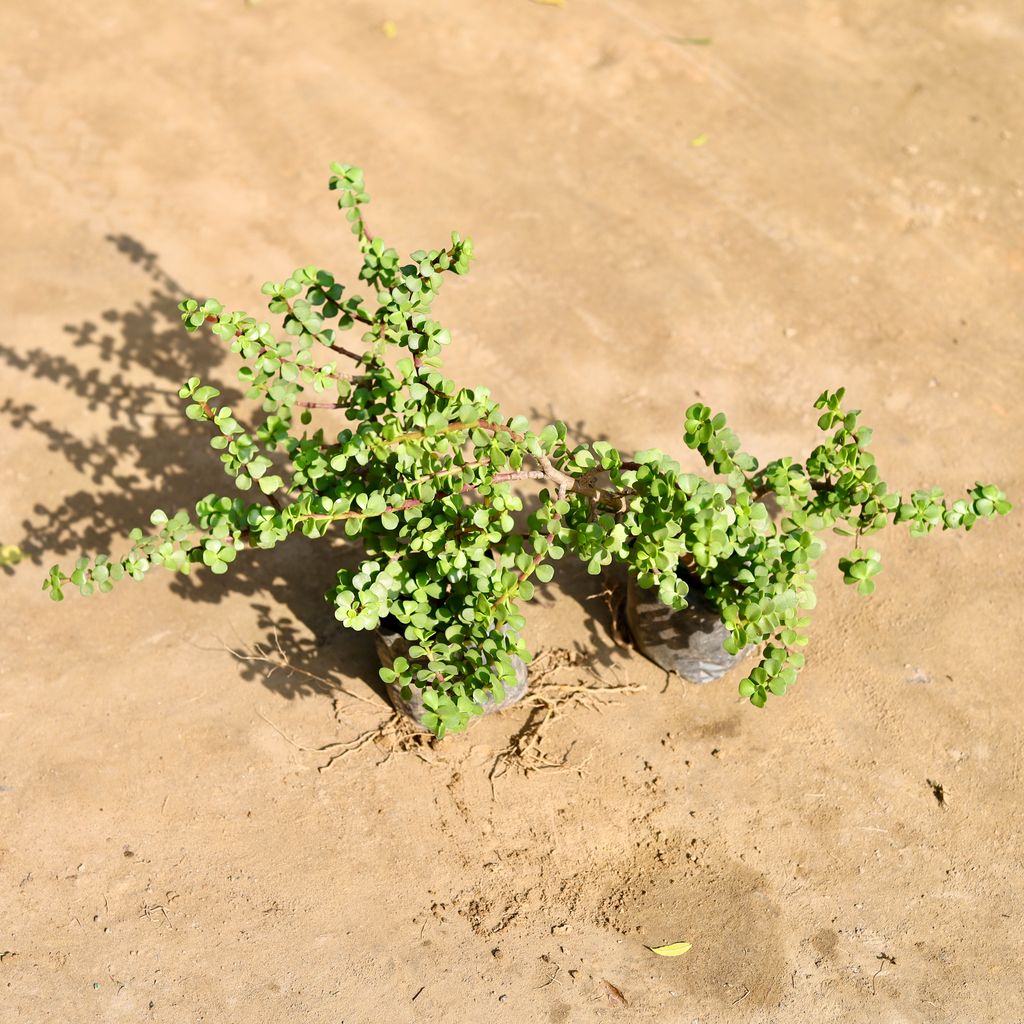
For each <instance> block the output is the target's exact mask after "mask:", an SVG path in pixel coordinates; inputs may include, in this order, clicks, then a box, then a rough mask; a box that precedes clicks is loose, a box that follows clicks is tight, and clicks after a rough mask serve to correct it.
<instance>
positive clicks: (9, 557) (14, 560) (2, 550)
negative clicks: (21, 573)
mask: <svg viewBox="0 0 1024 1024" xmlns="http://www.w3.org/2000/svg"><path fill="white" fill-rule="evenodd" d="M24 557H25V552H24V551H22V550H21V548H19V547H18V545H17V544H0V565H17V564H18V563H19V562H20V561H21V560H22V559H23V558H24Z"/></svg>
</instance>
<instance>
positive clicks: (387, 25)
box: [380, 21, 398, 39]
mask: <svg viewBox="0 0 1024 1024" xmlns="http://www.w3.org/2000/svg"><path fill="white" fill-rule="evenodd" d="M380 30H381V32H383V33H384V35H386V36H387V37H388V39H394V38H395V36H397V35H398V26H397V25H396V24H395V23H394V22H393V21H385V22H384V24H383V25H381V27H380Z"/></svg>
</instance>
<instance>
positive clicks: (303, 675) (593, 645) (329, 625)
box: [0, 235, 615, 698]
mask: <svg viewBox="0 0 1024 1024" xmlns="http://www.w3.org/2000/svg"><path fill="white" fill-rule="evenodd" d="M107 240H108V242H110V243H111V244H112V245H114V246H115V247H116V248H117V250H118V251H119V252H120V253H121V254H122V255H123V256H124V257H125V258H126V259H128V260H129V261H130V262H131V263H133V264H134V265H136V266H137V267H138V268H139V269H140V270H141V271H142V272H143V273H144V274H145V275H146V276H147V277H148V278H149V282H150V285H149V294H148V297H147V298H145V299H142V300H139V301H137V302H135V303H134V304H133V305H132V306H131V307H129V308H126V309H108V310H105V311H104V312H103V313H101V314H100V315H99V316H98V317H97V318H96V319H94V320H87V321H84V322H82V323H77V324H68V325H65V327H64V330H65V332H66V333H67V335H69V337H70V343H71V346H70V347H71V354H70V355H66V354H63V353H61V352H56V353H55V352H53V351H50V350H48V349H45V348H41V347H37V348H32V349H29V350H26V351H22V350H18V349H16V348H13V347H10V346H7V345H3V344H0V364H6V366H7V367H8V368H9V369H10V370H13V371H15V373H16V374H18V375H20V376H21V377H23V378H28V379H29V380H32V381H37V382H38V381H45V382H49V384H50V385H56V386H57V387H59V388H60V389H61V390H62V391H63V392H65V393H66V394H67V395H69V396H71V397H72V398H73V400H75V401H76V402H77V403H79V407H80V409H84V410H86V411H87V412H89V413H91V414H97V413H98V414H99V417H98V418H99V420H100V422H101V426H100V427H99V428H98V429H96V430H95V431H94V432H93V433H91V434H88V435H86V434H85V433H84V432H81V433H80V432H75V431H74V430H71V429H68V427H67V426H65V425H62V424H60V423H58V422H56V421H55V419H54V418H53V414H51V413H49V412H47V411H46V410H45V409H44V408H43V407H42V404H41V403H37V402H36V401H33V400H25V399H22V398H20V397H11V396H9V395H8V396H7V397H5V398H4V399H3V401H2V403H0V416H2V417H3V418H4V419H6V421H7V424H8V426H9V427H10V428H11V429H13V430H31V431H33V432H35V433H36V434H38V435H40V436H41V437H42V438H43V439H44V440H45V443H46V447H47V449H48V450H49V451H50V452H52V453H54V454H55V455H56V456H58V457H60V458H62V459H64V460H65V461H66V462H67V463H69V464H70V466H71V467H73V469H74V470H75V471H77V473H79V474H81V475H82V476H84V477H85V478H86V479H87V480H88V482H89V484H90V486H81V487H78V488H77V489H75V490H73V491H70V492H69V493H67V494H65V495H63V497H61V498H60V499H59V500H58V501H57V502H56V503H53V504H43V503H39V504H37V505H35V506H34V508H33V510H32V514H31V516H30V517H29V518H28V519H26V520H25V521H24V522H23V523H22V531H23V540H22V541H21V544H20V547H21V549H22V551H23V552H24V555H25V557H26V559H27V560H28V561H29V562H30V563H31V564H33V565H35V566H38V567H41V566H44V565H48V564H50V563H52V562H54V561H58V560H59V561H64V562H67V561H70V560H73V559H74V558H77V557H78V556H79V555H81V554H89V555H95V554H97V553H112V554H116V553H118V552H119V551H122V550H123V549H124V548H125V547H127V544H128V541H127V539H126V538H127V534H128V531H129V530H131V529H132V528H133V527H135V526H142V527H144V528H145V526H146V524H147V523H148V522H149V515H150V512H151V511H152V510H153V509H154V508H164V509H167V510H174V509H177V508H180V507H188V508H191V507H192V505H193V504H194V503H195V501H196V500H197V499H198V498H200V497H201V496H203V495H204V494H208V493H210V492H218V493H232V490H233V487H232V485H231V483H230V482H229V480H228V478H227V477H226V476H225V475H224V474H223V473H222V471H221V469H220V464H219V460H218V459H217V457H216V455H215V453H214V452H213V451H212V450H211V448H210V446H209V437H208V434H207V432H206V431H205V430H204V429H203V427H202V425H199V424H196V423H193V422H191V421H189V420H187V419H186V418H185V417H184V415H183V411H182V403H181V401H180V399H179V398H178V394H177V392H178V388H179V387H180V386H181V383H182V381H184V380H185V379H186V378H187V377H189V376H192V375H195V376H198V377H201V378H202V379H203V380H204V381H207V380H208V381H210V382H211V383H214V384H216V385H217V386H218V387H219V388H221V391H222V394H223V396H224V400H225V402H226V403H228V404H231V405H232V406H233V407H236V408H237V407H238V404H239V403H240V402H243V395H242V394H241V392H240V391H239V390H238V389H237V388H235V387H233V386H231V385H230V384H229V383H228V382H229V381H230V380H232V379H233V377H234V371H233V368H232V366H231V365H230V361H231V356H230V353H229V352H227V351H226V350H225V349H224V348H222V347H221V346H220V345H219V344H217V343H216V342H215V341H214V340H213V339H211V338H209V337H206V336H203V335H200V336H195V335H190V334H188V333H187V332H186V331H185V330H184V329H183V327H182V325H181V321H180V317H179V313H178V309H177V304H178V302H179V301H180V300H181V299H182V297H183V295H184V292H183V290H182V288H181V287H180V285H179V284H178V283H177V282H176V281H175V280H174V279H173V278H172V277H170V276H169V275H168V274H167V273H166V271H165V270H164V269H163V267H162V266H161V264H160V261H159V259H158V257H157V255H156V254H155V253H153V252H151V251H149V250H148V249H147V248H146V247H145V246H143V245H142V244H141V243H140V242H138V241H137V240H135V239H133V238H131V237H129V236H127V235H116V236H114V235H111V236H108V238H107ZM11 379H14V378H13V376H11ZM18 391H19V393H20V394H24V393H25V392H26V391H27V388H24V387H21V388H18ZM65 408H66V406H65ZM75 412H76V410H74V409H72V410H69V414H68V416H67V421H68V422H75V421H76V420H80V419H81V417H78V416H77V415H76V414H75ZM531 413H532V416H533V418H534V419H535V420H536V421H538V422H540V421H541V420H544V421H547V422H550V421H551V420H553V419H555V418H556V415H555V412H554V410H553V409H548V410H546V411H545V412H540V411H539V410H538V409H533V410H531ZM86 419H89V420H92V421H95V420H96V419H97V417H96V416H95V415H94V416H91V417H87V418H86ZM569 428H570V435H571V436H572V437H573V438H575V439H577V441H578V442H580V443H582V442H585V441H593V440H598V439H603V437H602V436H599V435H594V436H590V435H589V434H588V433H587V431H586V429H585V425H584V424H582V423H575V424H570V425H569ZM327 545H332V541H331V540H330V538H324V539H321V540H318V541H317V542H316V543H313V544H309V543H302V542H301V541H299V540H298V539H296V540H294V541H293V542H292V543H288V544H284V545H282V546H281V547H280V548H276V549H274V550H270V551H258V550H253V551H248V552H245V553H243V555H242V556H241V557H239V559H238V560H237V561H236V562H235V563H234V564H233V565H232V567H231V571H230V572H229V573H228V574H226V575H225V576H214V575H212V574H209V573H204V572H201V571H200V572H197V573H194V574H192V575H190V576H175V577H173V582H172V584H171V587H172V590H173V591H174V592H175V593H176V594H178V595H179V596H180V597H181V598H183V599H185V600H189V601H195V602H201V603H205V604H211V605H213V604H217V603H219V602H220V601H221V599H222V598H223V597H224V596H225V594H227V593H229V592H230V593H241V594H243V595H244V596H246V597H247V598H249V599H250V601H251V604H252V608H253V609H254V611H255V612H256V613H257V628H258V632H259V636H258V637H255V638H252V637H246V638H241V637H236V638H233V639H235V640H238V641H240V642H241V646H242V648H246V649H251V648H252V647H254V646H259V645H262V646H263V647H266V648H274V649H275V650H278V651H280V652H281V653H282V655H283V656H284V657H285V659H286V660H287V662H288V663H289V664H290V665H292V666H294V667H295V668H296V669H298V671H293V672H288V671H282V670H278V671H275V670H270V669H268V668H267V666H266V665H261V664H259V663H256V662H253V661H251V660H248V659H246V658H244V657H237V660H238V664H239V669H240V671H241V673H242V675H243V677H244V678H246V679H250V680H254V681H255V680H258V681H260V682H261V683H262V684H263V685H265V686H266V687H267V688H268V689H270V690H272V691H274V692H276V693H278V694H280V695H282V696H285V697H287V698H295V697H300V696H312V695H316V694H327V693H330V692H332V690H333V689H334V688H335V686H334V684H332V683H331V682H330V680H331V678H332V676H333V674H334V672H335V670H336V668H337V666H338V665H339V664H342V663H343V664H344V665H345V667H346V669H347V670H348V671H349V672H350V673H352V674H353V675H356V676H357V677H359V678H361V679H362V680H364V681H365V682H366V683H368V684H369V685H370V686H371V687H373V688H374V689H375V690H377V692H378V693H382V691H383V688H382V684H381V683H380V681H379V677H378V675H377V660H376V656H375V654H374V652H373V644H372V638H371V637H370V636H368V635H367V634H361V633H352V632H348V631H343V630H342V629H341V628H340V627H339V626H338V624H337V622H336V620H335V618H334V615H333V610H332V608H331V606H330V605H329V604H328V603H327V602H326V601H325V599H324V597H323V595H324V593H325V592H326V591H327V590H328V589H329V588H330V587H331V586H332V585H333V584H334V582H335V577H336V573H337V571H338V569H339V568H340V567H342V566H346V565H347V566H349V567H351V566H352V565H354V564H355V562H357V561H358V557H359V556H358V552H357V551H355V550H354V549H353V548H352V547H351V546H348V545H345V544H344V543H343V542H341V543H339V542H334V543H333V545H332V547H331V551H330V554H329V556H328V557H325V555H327V551H326V550H325V547H326V546H327ZM23 571H24V570H23ZM29 571H30V570H29ZM124 585H126V586H130V585H131V584H130V583H126V584H124ZM553 585H554V586H557V588H558V589H559V590H560V591H562V592H564V593H565V594H566V595H567V596H570V597H571V598H572V599H573V600H575V601H577V602H578V603H579V604H580V605H581V607H582V608H583V609H584V611H585V616H584V618H585V621H586V623H587V629H588V632H589V638H588V641H589V642H586V641H581V642H580V643H578V644H577V645H576V646H577V650H578V653H580V654H581V655H583V654H585V655H586V657H587V658H588V659H589V660H590V662H591V663H597V664H608V663H609V662H610V660H611V657H612V655H613V652H614V649H615V648H614V644H613V642H612V640H611V632H610V614H609V613H608V609H607V608H606V606H605V603H604V602H603V601H602V600H601V591H602V590H603V588H604V583H603V582H602V579H601V578H600V577H597V578H595V577H590V576H587V574H586V573H585V571H584V570H583V567H582V566H580V565H578V564H577V563H576V562H575V561H574V560H572V559H566V560H565V561H564V562H563V563H562V564H561V565H560V566H559V572H558V574H557V575H556V577H555V581H554V584H553ZM552 596H553V595H552V592H551V589H550V587H547V588H545V587H541V588H539V589H538V598H537V600H536V603H535V607H536V606H537V605H539V606H541V607H543V606H550V604H551V601H552ZM100 599H101V598H100ZM226 646H228V647H229V648H230V647H232V646H233V645H232V643H231V641H230V640H226Z"/></svg>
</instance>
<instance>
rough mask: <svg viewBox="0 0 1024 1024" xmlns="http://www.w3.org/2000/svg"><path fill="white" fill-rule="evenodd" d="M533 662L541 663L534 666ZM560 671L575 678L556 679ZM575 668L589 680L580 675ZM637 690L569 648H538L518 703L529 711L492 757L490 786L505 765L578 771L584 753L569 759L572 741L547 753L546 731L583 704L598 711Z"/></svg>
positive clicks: (525, 770) (527, 771) (527, 770)
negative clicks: (599, 672)
mask: <svg viewBox="0 0 1024 1024" xmlns="http://www.w3.org/2000/svg"><path fill="white" fill-rule="evenodd" d="M538 666H541V668H540V671H538ZM566 670H572V671H573V672H574V674H576V678H575V679H574V680H572V681H571V682H560V681H559V680H558V679H556V678H554V677H555V676H556V674H558V673H561V672H564V671H566ZM580 670H582V671H583V672H585V673H587V675H589V676H590V677H591V678H592V679H593V680H594V681H593V682H591V680H590V679H585V678H580V676H579V671H580ZM643 689H644V687H643V686H638V685H635V684H632V683H628V682H624V683H608V682H606V681H605V680H604V679H602V678H601V677H600V676H599V675H597V673H596V672H594V670H593V668H592V667H591V666H590V664H589V663H588V662H587V661H586V660H585V659H584V658H581V657H580V656H579V655H578V654H577V653H576V652H574V651H568V650H566V649H565V648H560V647H555V648H549V649H547V650H544V651H541V652H540V653H539V654H538V655H537V657H536V658H534V660H533V663H532V665H531V666H530V692H529V693H528V694H527V695H526V696H525V697H524V698H523V701H522V704H521V706H522V707H524V708H527V709H528V710H529V714H528V715H527V718H526V721H525V722H524V723H523V725H522V726H521V727H520V728H519V729H518V730H517V731H516V732H515V733H513V735H512V737H511V738H510V739H509V742H508V745H507V746H506V747H505V748H504V749H503V750H502V751H500V752H499V754H498V756H497V757H496V758H495V759H494V764H493V765H492V766H491V770H490V773H489V778H490V780H491V785H492V789H493V784H494V780H495V779H496V778H499V777H500V776H501V775H503V774H504V773H505V772H506V771H508V770H509V769H510V768H515V769H518V770H519V771H521V772H522V773H523V774H524V775H529V774H530V773H531V772H536V771H575V772H578V773H582V772H583V770H584V768H585V766H586V764H587V762H588V761H589V760H590V755H588V756H587V757H586V758H584V759H583V760H582V761H578V762H575V763H570V757H571V755H572V750H573V747H574V746H575V741H572V742H570V743H569V745H568V747H566V748H565V749H564V750H563V751H562V752H561V753H558V754H554V753H552V752H551V750H550V744H549V742H548V730H549V729H550V728H551V727H552V726H553V725H554V724H555V723H556V722H557V721H558V720H559V719H560V718H564V717H566V716H567V715H569V714H571V713H572V712H574V711H577V710H581V709H585V710H589V711H599V712H600V711H603V710H604V708H606V707H609V706H611V705H614V704H618V703H619V702H618V701H617V700H616V699H615V698H616V697H617V696H618V695H620V694H623V693H638V692H640V691H641V690H643Z"/></svg>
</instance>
